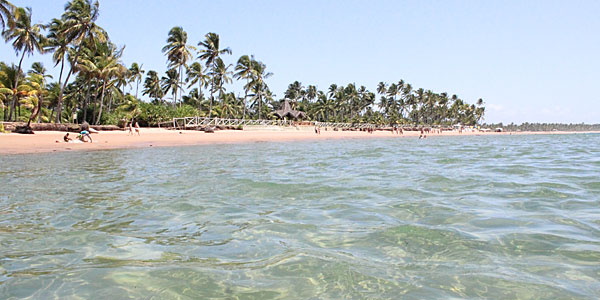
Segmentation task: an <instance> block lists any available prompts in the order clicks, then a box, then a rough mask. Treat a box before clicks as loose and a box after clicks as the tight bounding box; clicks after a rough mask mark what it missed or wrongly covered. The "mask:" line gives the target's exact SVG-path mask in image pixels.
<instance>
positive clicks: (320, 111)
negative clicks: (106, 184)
mask: <svg viewBox="0 0 600 300" xmlns="http://www.w3.org/2000/svg"><path fill="white" fill-rule="evenodd" d="M31 13H32V10H31V9H29V8H27V9H25V8H17V7H14V6H13V5H12V4H10V3H9V2H8V1H6V0H0V21H1V22H0V25H1V26H2V32H3V33H2V35H3V37H4V38H5V40H6V42H7V43H11V44H12V46H13V48H14V50H15V51H16V53H17V55H18V58H19V63H18V65H16V66H15V65H14V64H11V65H8V64H6V63H0V109H2V110H3V120H5V121H28V122H32V121H34V120H35V121H37V122H55V123H61V122H76V121H77V122H81V121H83V120H86V121H88V122H90V123H92V124H106V123H116V122H118V121H120V120H123V119H129V118H133V117H136V118H138V119H139V120H140V121H141V123H142V124H143V123H146V124H150V125H151V124H152V122H151V119H152V120H154V121H155V122H156V121H157V120H166V119H168V118H169V116H171V115H173V114H175V113H177V112H178V113H179V114H194V115H200V116H210V117H221V118H255V119H256V118H258V119H264V118H274V113H273V112H274V110H276V109H278V108H279V107H280V106H281V104H282V102H283V101H284V99H288V100H289V101H290V103H291V105H292V108H293V109H297V110H301V111H304V112H305V113H306V114H307V117H308V118H309V119H310V120H315V121H324V122H369V123H377V124H409V123H410V124H452V123H455V122H460V123H463V124H469V125H473V124H475V123H477V122H479V121H481V119H482V118H483V116H484V111H485V108H484V107H483V106H482V104H483V101H482V100H481V99H479V101H478V102H477V104H476V105H474V104H472V105H469V104H466V103H465V102H464V101H462V100H461V99H459V98H458V97H457V96H455V95H453V96H450V97H449V96H448V95H447V94H446V93H440V94H438V93H434V92H432V91H430V90H423V89H416V90H414V89H413V88H412V87H411V85H410V84H406V83H404V81H400V82H398V83H392V84H386V83H383V82H381V83H379V85H378V86H377V94H379V95H380V98H379V100H377V97H376V94H375V93H372V92H370V91H368V90H367V89H366V88H365V87H364V86H360V87H358V86H356V85H355V84H353V83H352V84H348V85H346V86H343V85H339V86H338V85H336V84H332V85H330V86H329V88H328V90H327V91H326V92H324V91H319V90H318V89H317V88H316V87H315V86H314V85H308V86H307V87H306V88H305V87H303V86H302V84H301V83H300V82H298V81H295V82H293V83H292V84H290V85H289V86H288V89H287V90H286V92H285V95H284V99H279V100H276V99H275V95H274V94H273V93H272V92H271V90H270V89H269V86H268V85H267V82H266V80H267V79H268V78H269V77H270V76H272V73H270V72H267V70H266V65H265V64H264V63H263V62H261V61H259V60H257V59H255V58H254V56H252V55H242V56H241V57H239V59H238V60H237V63H235V64H229V63H226V62H225V61H226V60H225V56H226V55H231V54H232V51H231V49H230V48H228V47H222V45H220V38H219V35H218V34H216V33H212V32H210V33H207V34H206V35H205V37H204V39H203V40H202V41H200V42H199V43H197V46H193V45H190V44H189V43H188V36H187V33H186V32H185V30H184V29H183V28H182V27H173V28H172V29H171V30H170V31H169V32H168V35H167V41H166V45H165V46H164V47H163V48H162V52H163V53H164V55H165V56H166V62H167V71H166V72H165V73H164V75H160V74H159V73H158V72H156V71H154V70H148V71H146V70H144V69H143V65H142V64H138V63H135V62H134V63H133V64H132V65H131V66H130V67H126V66H125V65H124V64H123V62H122V61H121V57H122V54H123V50H124V47H118V46H116V45H115V44H114V43H113V42H111V40H110V39H109V36H108V33H107V32H106V31H105V30H104V29H103V28H101V27H100V26H98V25H97V24H96V20H97V18H98V15H99V3H98V1H97V0H70V1H69V2H67V4H66V5H65V10H64V13H63V14H62V15H61V17H60V18H55V19H52V20H51V21H50V22H49V23H48V24H32V23H31ZM43 31H45V32H46V34H43ZM46 52H49V53H52V59H53V61H54V63H55V65H54V67H55V68H56V67H58V68H60V72H59V76H58V80H57V81H54V82H48V80H50V79H53V78H52V76H49V75H47V74H46V72H47V70H46V69H45V68H44V66H43V65H42V64H41V63H34V64H33V65H32V67H31V68H30V70H29V71H28V72H26V73H25V72H24V71H23V69H22V67H23V66H22V62H23V59H24V57H25V55H28V56H29V55H32V54H34V53H46ZM71 77H73V78H71ZM233 79H235V80H239V81H240V82H241V83H242V86H243V95H242V94H241V93H240V94H238V95H236V94H235V93H234V92H233V91H228V90H227V88H228V86H230V85H231V83H232V81H233ZM140 84H141V85H142V87H141V91H140ZM134 91H135V92H134ZM139 92H141V95H144V96H147V97H148V98H149V99H151V102H150V103H146V102H143V101H141V100H140V98H139V96H140V93H139ZM186 92H187V93H186ZM205 92H207V93H205ZM169 100H170V101H169ZM156 108H160V109H156ZM157 114H159V115H161V116H156V115H157ZM151 115H152V116H151ZM144 118H146V120H144Z"/></svg>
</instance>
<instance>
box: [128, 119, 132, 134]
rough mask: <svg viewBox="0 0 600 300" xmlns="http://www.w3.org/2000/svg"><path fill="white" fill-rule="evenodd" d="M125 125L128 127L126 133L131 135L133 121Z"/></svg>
mask: <svg viewBox="0 0 600 300" xmlns="http://www.w3.org/2000/svg"><path fill="white" fill-rule="evenodd" d="M127 127H129V133H127V135H133V121H132V122H130V123H127Z"/></svg>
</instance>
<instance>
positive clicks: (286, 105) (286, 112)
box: [275, 99, 306, 120]
mask: <svg viewBox="0 0 600 300" xmlns="http://www.w3.org/2000/svg"><path fill="white" fill-rule="evenodd" d="M275 115H276V116H277V117H278V118H280V119H285V118H289V119H294V120H297V119H304V118H306V113H305V112H303V111H299V110H294V109H292V106H291V105H290V102H289V101H288V99H285V100H284V101H283V107H282V108H281V109H279V110H276V111H275Z"/></svg>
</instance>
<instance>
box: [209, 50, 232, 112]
mask: <svg viewBox="0 0 600 300" xmlns="http://www.w3.org/2000/svg"><path fill="white" fill-rule="evenodd" d="M231 66H232V65H231V64H229V65H225V63H224V62H223V60H222V59H221V58H220V57H219V58H217V60H216V68H215V72H214V73H212V77H213V78H215V85H216V88H217V90H218V91H219V98H220V99H221V111H223V107H222V106H223V105H225V100H224V99H223V95H224V93H225V88H224V87H223V85H224V84H227V83H231V82H232V80H231V77H230V76H229V75H231V71H229V68H230V67H231Z"/></svg>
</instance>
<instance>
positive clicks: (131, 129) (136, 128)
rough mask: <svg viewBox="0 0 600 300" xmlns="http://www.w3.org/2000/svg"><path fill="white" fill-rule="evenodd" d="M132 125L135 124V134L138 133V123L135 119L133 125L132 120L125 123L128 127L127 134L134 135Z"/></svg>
mask: <svg viewBox="0 0 600 300" xmlns="http://www.w3.org/2000/svg"><path fill="white" fill-rule="evenodd" d="M134 126H135V133H137V135H140V124H138V122H137V121H135V125H133V121H132V122H129V123H128V124H127V127H129V133H127V135H135V134H134V133H133V128H134Z"/></svg>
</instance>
